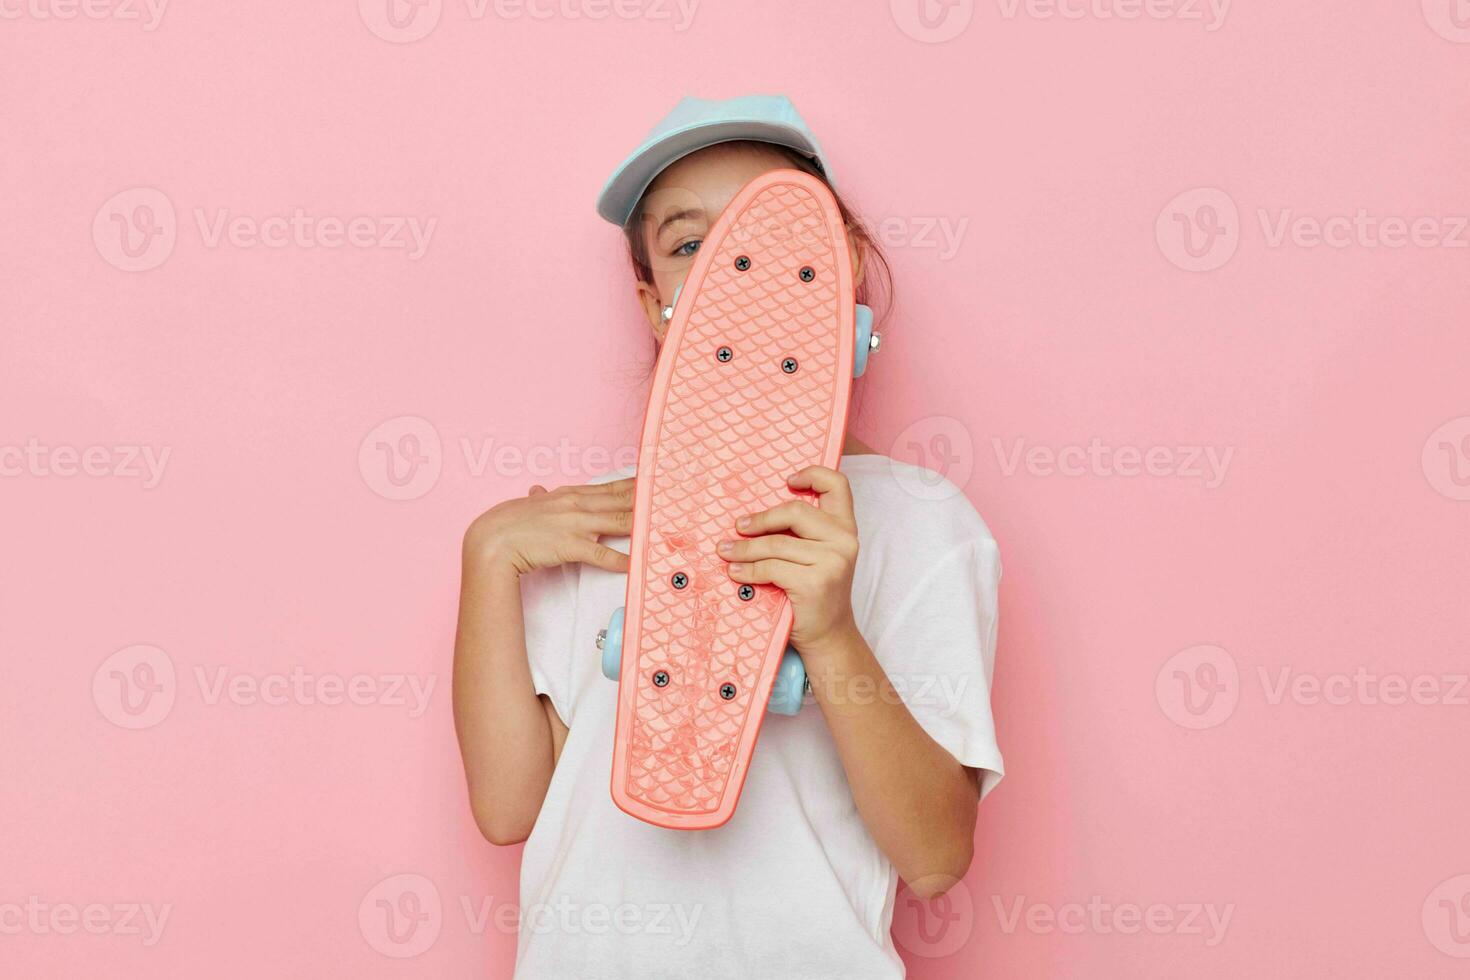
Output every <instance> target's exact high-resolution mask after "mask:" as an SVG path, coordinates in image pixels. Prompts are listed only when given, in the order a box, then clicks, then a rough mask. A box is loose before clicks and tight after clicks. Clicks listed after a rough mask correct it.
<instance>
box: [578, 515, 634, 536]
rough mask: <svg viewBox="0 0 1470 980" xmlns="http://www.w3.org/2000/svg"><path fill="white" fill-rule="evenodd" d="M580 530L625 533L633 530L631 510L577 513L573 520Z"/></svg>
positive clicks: (614, 533) (594, 532)
mask: <svg viewBox="0 0 1470 980" xmlns="http://www.w3.org/2000/svg"><path fill="white" fill-rule="evenodd" d="M573 523H574V524H575V525H576V527H577V529H578V530H580V531H589V532H591V533H593V534H610V535H624V534H630V533H632V531H633V512H632V511H631V510H605V511H594V512H591V513H584V514H577V515H576V516H575V519H574V522H573Z"/></svg>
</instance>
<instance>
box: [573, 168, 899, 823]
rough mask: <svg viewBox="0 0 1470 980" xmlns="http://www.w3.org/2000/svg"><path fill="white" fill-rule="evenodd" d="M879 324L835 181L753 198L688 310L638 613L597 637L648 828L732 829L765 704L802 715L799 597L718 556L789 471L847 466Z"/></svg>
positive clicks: (631, 797)
mask: <svg viewBox="0 0 1470 980" xmlns="http://www.w3.org/2000/svg"><path fill="white" fill-rule="evenodd" d="M666 315H667V312H666ZM871 331H872V314H871V312H870V311H868V310H867V308H866V307H859V306H856V305H855V304H854V300H853V280H852V260H851V257H850V254H849V251H848V246H847V237H846V234H845V232H844V228H843V222H842V217H841V214H840V212H839V211H838V208H837V203H836V201H835V200H834V199H833V197H832V194H831V192H830V191H829V190H828V189H827V188H826V186H825V185H824V184H823V183H822V182H821V181H820V180H817V179H816V178H814V177H811V176H809V175H807V174H804V173H801V172H799V171H796V170H779V171H775V172H772V173H767V174H763V175H761V176H760V177H758V178H756V179H755V180H753V181H752V182H751V183H750V184H748V185H746V187H745V188H744V189H743V190H742V191H741V192H740V193H739V194H738V195H737V196H736V198H735V200H734V201H732V202H731V203H730V206H729V207H728V208H726V210H725V212H724V214H722V215H721V216H720V219H719V221H718V222H716V224H715V226H714V228H713V229H711V231H710V233H709V235H708V237H707V238H706V240H705V242H704V244H703V245H702V246H701V247H700V250H699V252H698V255H697V258H696V260H695V262H694V266H693V268H692V269H691V270H690V273H689V277H688V279H687V280H686V281H685V283H684V287H683V288H682V289H681V291H680V292H679V293H678V294H676V297H675V302H674V309H673V312H672V320H671V323H670V325H669V330H668V334H667V337H666V339H665V342H664V346H663V350H662V352H661V354H660V356H659V360H658V368H657V371H656V373H655V376H654V381H653V389H652V391H651V392H650V394H649V400H648V412H647V414H646V415H645V417H644V423H643V436H642V441H641V443H640V446H639V467H638V481H637V489H636V491H635V495H634V509H633V533H632V543H631V551H630V554H631V559H632V560H631V565H630V570H629V574H628V593H627V605H626V607H625V608H624V609H620V610H618V612H617V613H616V614H614V616H613V620H612V622H611V623H610V624H609V626H608V629H607V630H606V631H605V633H604V634H602V636H601V637H600V641H599V642H600V645H601V646H602V653H603V671H604V673H606V674H608V676H610V677H614V678H616V679H617V680H618V707H617V731H616V740H615V742H614V747H613V772H612V797H613V801H614V802H615V803H616V804H617V805H618V806H619V807H620V808H621V809H623V810H624V811H626V812H627V813H629V814H631V815H633V816H635V817H637V818H639V819H640V820H645V821H647V822H649V823H652V824H656V825H658V826H660V827H669V828H675V829H683V830H701V829H708V828H712V827H718V826H720V825H721V824H723V823H725V821H727V820H729V819H730V816H731V814H733V813H734V811H735V804H736V802H737V801H738V799H739V797H740V791H741V788H742V786H743V785H744V783H745V774H746V771H747V769H748V767H749V765H750V760H751V754H752V752H753V751H754V749H755V743H756V737H757V735H758V734H759V733H760V727H761V722H762V720H763V718H764V715H765V712H766V710H767V707H768V706H769V707H770V709H771V710H773V711H778V712H780V713H784V714H794V713H795V712H796V711H797V710H798V709H799V708H800V707H801V701H802V693H803V688H804V686H805V679H806V675H805V672H804V670H803V669H802V666H801V661H800V658H799V657H798V656H797V655H796V653H795V651H791V650H788V648H787V646H786V642H787V637H788V635H789V634H790V632H791V603H790V601H789V600H788V599H787V598H786V593H785V592H783V591H782V590H781V589H779V588H777V587H775V586H770V585H757V586H751V585H738V584H737V583H735V582H732V581H731V580H730V577H729V576H728V575H727V574H726V572H725V567H726V565H725V561H724V560H723V559H721V558H720V557H719V555H718V554H717V553H716V551H715V548H716V546H717V545H718V544H719V542H721V541H723V540H727V539H732V538H736V537H738V535H737V534H736V532H735V520H736V518H737V517H739V516H741V515H744V514H749V513H754V512H756V511H760V510H764V509H766V508H768V507H772V506H775V505H776V504H779V503H782V502H783V501H786V500H791V499H793V498H796V497H798V496H800V495H798V494H797V493H796V492H795V491H793V490H791V489H790V488H788V487H787V485H786V479H787V477H788V476H790V475H791V474H792V473H795V472H796V471H797V470H799V469H801V468H802V467H805V466H810V465H813V464H820V465H823V466H831V467H835V466H837V464H838V461H839V459H840V457H841V453H842V441H843V433H844V429H845V426H846V421H847V406H848V395H849V391H850V389H851V385H852V378H853V377H854V376H855V375H857V374H861V373H862V370H863V367H864V366H865V365H866V361H867V354H868V351H869V349H870V346H871V347H873V348H876V346H877V343H876V338H873V339H872V341H870V337H871ZM783 654H784V655H783ZM773 692H774V693H773Z"/></svg>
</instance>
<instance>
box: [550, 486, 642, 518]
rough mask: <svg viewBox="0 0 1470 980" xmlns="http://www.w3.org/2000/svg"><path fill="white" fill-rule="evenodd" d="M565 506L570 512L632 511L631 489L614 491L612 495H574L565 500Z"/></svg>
mask: <svg viewBox="0 0 1470 980" xmlns="http://www.w3.org/2000/svg"><path fill="white" fill-rule="evenodd" d="M565 499H566V502H567V506H568V507H570V508H571V509H572V510H585V511H590V512H593V513H596V512H598V511H609V510H632V509H633V488H632V487H628V488H627V489H625V490H616V491H614V492H612V493H574V494H571V495H569V496H567V497H566V498H565Z"/></svg>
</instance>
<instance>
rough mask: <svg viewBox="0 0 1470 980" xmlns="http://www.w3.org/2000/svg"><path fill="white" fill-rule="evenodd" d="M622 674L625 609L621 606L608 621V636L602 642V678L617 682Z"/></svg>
mask: <svg viewBox="0 0 1470 980" xmlns="http://www.w3.org/2000/svg"><path fill="white" fill-rule="evenodd" d="M583 635H585V634H583ZM622 672H623V607H622V606H619V607H618V609H617V611H616V612H615V613H613V614H612V619H609V620H608V621H607V636H605V637H604V638H603V640H602V676H603V677H606V678H607V679H608V680H610V681H615V680H617V679H618V677H619V675H620V674H622Z"/></svg>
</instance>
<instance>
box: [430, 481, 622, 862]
mask: <svg viewBox="0 0 1470 980" xmlns="http://www.w3.org/2000/svg"><path fill="white" fill-rule="evenodd" d="M632 502H633V481H632V480H620V481H618V482H616V483H607V484H601V485H598V486H587V487H563V488H561V489H559V490H555V491H552V492H549V493H548V492H547V491H546V490H545V489H543V488H542V487H532V488H531V493H530V495H529V496H527V497H524V498H521V499H517V500H509V501H506V502H505V503H503V504H500V505H499V506H497V507H495V508H492V509H491V510H489V511H487V512H485V513H484V514H482V515H481V516H480V517H478V518H477V519H476V520H475V522H474V523H473V524H471V525H470V529H469V531H468V532H466V534H465V540H464V556H463V567H462V570H461V586H460V601H459V630H458V634H457V636H456V638H455V644H454V724H455V731H456V733H457V734H458V736H459V749H460V755H461V756H462V757H463V760H464V770H465V781H466V783H467V784H468V787H469V794H470V808H471V810H472V811H473V812H474V816H475V824H476V825H477V826H478V827H479V828H480V832H481V833H482V834H484V835H485V838H486V839H487V840H489V841H490V842H491V843H494V844H514V843H519V842H520V841H523V840H525V839H526V838H527V837H528V836H529V835H530V833H531V828H532V826H533V825H534V824H535V823H536V817H537V815H538V814H539V813H540V812H541V803H542V801H543V800H544V799H545V798H546V788H547V786H549V785H550V783H551V772H552V769H553V768H554V766H555V765H556V759H557V756H558V755H559V754H560V752H561V745H562V742H563V740H564V739H565V737H566V731H567V729H566V726H565V725H564V724H562V720H561V719H560V718H559V717H558V716H557V714H556V711H555V710H554V709H553V708H552V707H551V705H550V703H549V702H548V701H545V700H544V699H542V698H541V697H539V696H538V695H537V693H536V689H535V687H534V686H533V684H532V681H531V668H530V664H529V663H528V662H527V660H526V629H525V618H524V615H523V613H522V609H521V589H520V578H521V576H522V575H523V574H525V573H526V572H530V571H533V570H535V569H538V568H549V567H552V566H555V565H563V564H567V563H570V562H585V563H587V564H590V565H595V566H596V567H598V568H605V569H607V570H608V571H614V572H621V571H626V570H627V567H628V566H627V562H628V558H627V556H626V555H624V554H622V553H620V552H617V551H614V550H612V549H611V548H608V547H607V546H606V545H603V544H600V543H599V542H598V540H597V539H598V536H599V535H604V534H605V535H619V534H627V533H628V528H629V527H630V526H631V523H632Z"/></svg>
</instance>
